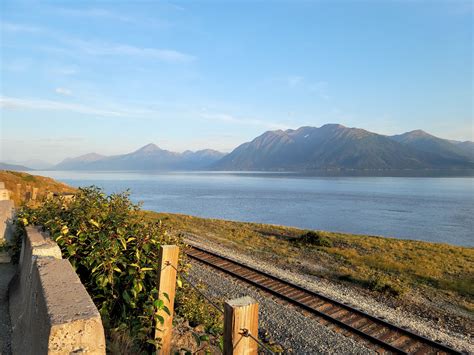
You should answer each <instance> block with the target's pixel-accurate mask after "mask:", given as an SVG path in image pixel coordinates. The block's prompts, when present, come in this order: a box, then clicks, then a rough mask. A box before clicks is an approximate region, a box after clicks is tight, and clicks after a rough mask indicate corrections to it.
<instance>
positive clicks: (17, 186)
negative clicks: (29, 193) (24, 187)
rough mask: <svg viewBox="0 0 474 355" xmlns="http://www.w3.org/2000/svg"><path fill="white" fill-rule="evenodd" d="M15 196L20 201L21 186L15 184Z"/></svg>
mask: <svg viewBox="0 0 474 355" xmlns="http://www.w3.org/2000/svg"><path fill="white" fill-rule="evenodd" d="M16 195H17V196H18V200H21V184H16Z"/></svg>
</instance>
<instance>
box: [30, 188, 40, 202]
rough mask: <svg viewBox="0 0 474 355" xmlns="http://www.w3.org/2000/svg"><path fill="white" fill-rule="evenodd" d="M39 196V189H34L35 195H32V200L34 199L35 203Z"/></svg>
mask: <svg viewBox="0 0 474 355" xmlns="http://www.w3.org/2000/svg"><path fill="white" fill-rule="evenodd" d="M37 196H38V188H37V187H33V193H32V195H31V199H32V200H33V201H35V200H36V197H37Z"/></svg>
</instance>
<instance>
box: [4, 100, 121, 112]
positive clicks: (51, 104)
mask: <svg viewBox="0 0 474 355" xmlns="http://www.w3.org/2000/svg"><path fill="white" fill-rule="evenodd" d="M0 108H1V109H6V110H44V111H69V112H76V113H82V114H87V115H98V116H108V117H117V116H124V115H125V113H124V112H120V111H114V110H103V109H100V108H95V107H91V106H87V105H81V104H74V103H66V102H61V101H53V100H37V99H20V98H15V97H5V96H0Z"/></svg>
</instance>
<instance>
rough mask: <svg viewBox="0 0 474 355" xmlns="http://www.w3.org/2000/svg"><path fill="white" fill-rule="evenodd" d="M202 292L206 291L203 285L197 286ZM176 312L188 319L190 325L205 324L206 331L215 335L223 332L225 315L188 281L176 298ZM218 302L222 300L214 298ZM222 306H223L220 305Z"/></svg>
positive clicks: (179, 290)
mask: <svg viewBox="0 0 474 355" xmlns="http://www.w3.org/2000/svg"><path fill="white" fill-rule="evenodd" d="M197 287H198V288H199V289H200V290H201V291H202V292H204V293H205V292H206V290H205V288H204V286H203V285H198V286H197ZM175 302H176V303H175V305H176V313H177V314H178V315H180V316H181V317H183V318H184V319H186V320H188V322H189V325H190V326H192V327H195V326H197V325H200V324H202V325H204V327H205V331H206V332H208V333H211V334H214V335H218V334H222V333H223V331H224V329H223V321H224V317H223V315H222V313H220V312H219V311H218V310H217V309H215V308H214V307H213V306H212V305H210V304H209V302H208V301H207V300H206V299H204V297H203V296H202V295H200V294H199V292H197V291H196V290H195V289H193V288H192V287H191V286H190V285H189V284H188V283H187V282H185V283H183V287H182V288H179V289H178V291H177V293H176V299H175ZM213 302H215V303H216V304H219V303H220V302H219V301H218V300H213ZM220 306H221V307H222V308H223V306H222V305H220Z"/></svg>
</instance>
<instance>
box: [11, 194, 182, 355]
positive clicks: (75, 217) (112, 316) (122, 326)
mask: <svg viewBox="0 0 474 355" xmlns="http://www.w3.org/2000/svg"><path fill="white" fill-rule="evenodd" d="M138 210H139V206H138V205H135V204H133V203H132V202H131V201H130V199H129V194H128V192H126V193H119V194H112V195H110V196H106V195H105V194H104V193H103V192H102V190H100V189H99V188H96V187H89V188H83V189H79V190H78V192H77V194H76V195H75V197H74V199H72V200H70V201H66V200H64V199H61V198H57V199H50V200H47V201H45V203H44V204H43V205H41V206H40V207H38V208H35V209H34V208H31V207H26V206H25V207H23V208H22V209H20V210H19V212H18V223H19V224H20V225H19V227H20V228H19V230H22V227H24V226H26V225H28V224H34V225H40V226H43V227H44V228H45V229H46V230H47V231H48V232H49V233H50V234H51V236H52V238H53V239H54V240H55V241H56V242H57V243H58V245H59V246H60V248H61V251H62V253H63V256H64V257H65V258H67V259H69V261H70V262H71V264H72V265H73V267H74V268H75V269H76V272H77V274H78V275H79V277H80V279H81V281H82V282H83V284H84V285H85V287H86V288H87V290H88V292H89V294H90V295H91V297H92V299H93V301H94V303H95V304H96V306H97V308H98V309H99V311H100V314H101V316H102V319H103V322H104V326H105V328H106V329H107V331H108V334H109V335H110V334H112V333H124V332H125V333H127V332H128V333H129V335H130V337H131V339H133V342H134V343H135V345H136V346H137V347H138V348H139V349H140V350H148V351H152V350H153V349H154V348H155V347H159V341H155V339H154V332H155V327H156V326H158V328H159V325H160V324H162V322H163V314H164V313H163V312H169V311H168V308H167V306H166V305H167V303H168V300H167V297H168V296H167V295H158V291H157V289H156V280H157V276H158V270H157V267H156V263H157V260H158V257H159V250H160V246H161V245H164V244H176V245H180V246H183V244H182V241H181V240H180V239H179V238H178V237H174V236H171V235H170V234H168V233H167V232H166V231H165V229H164V228H163V227H162V225H161V222H153V221H149V220H146V219H145V218H144V217H143V215H142V214H141V213H138ZM180 255H181V258H183V256H182V255H183V253H180ZM179 265H180V266H179V267H180V269H182V268H183V265H184V260H183V259H181V260H180V263H179ZM144 344H147V345H144Z"/></svg>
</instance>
